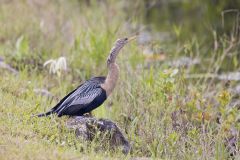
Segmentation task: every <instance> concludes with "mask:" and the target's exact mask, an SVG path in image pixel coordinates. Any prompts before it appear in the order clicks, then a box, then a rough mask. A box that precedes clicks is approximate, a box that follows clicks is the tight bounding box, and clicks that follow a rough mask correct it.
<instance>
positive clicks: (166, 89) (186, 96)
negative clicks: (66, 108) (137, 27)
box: [0, 0, 240, 159]
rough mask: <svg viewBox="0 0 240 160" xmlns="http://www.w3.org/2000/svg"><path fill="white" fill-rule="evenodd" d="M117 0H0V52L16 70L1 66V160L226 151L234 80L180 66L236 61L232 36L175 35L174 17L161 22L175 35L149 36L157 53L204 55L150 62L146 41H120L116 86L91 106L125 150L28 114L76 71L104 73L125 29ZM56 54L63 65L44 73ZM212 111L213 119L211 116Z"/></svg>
mask: <svg viewBox="0 0 240 160" xmlns="http://www.w3.org/2000/svg"><path fill="white" fill-rule="evenodd" d="M123 8H124V1H120V2H117V3H114V2H112V1H109V3H107V4H104V3H97V2H95V1H92V3H91V6H87V5H86V4H85V3H83V2H79V1H76V0H75V1H71V2H67V1H63V0H60V1H58V2H53V1H47V0H45V1H42V2H37V1H34V0H30V1H25V0H19V1H14V2H9V3H8V2H7V1H6V2H5V1H3V2H0V56H1V57H3V58H4V61H5V62H6V63H8V64H10V65H11V66H13V67H14V68H16V69H17V70H18V71H19V74H18V75H14V74H12V73H11V72H9V71H7V70H5V69H2V68H1V69H0V76H1V78H0V102H1V103H0V111H1V112H0V132H1V136H0V153H1V159H106V157H107V158H109V159H131V158H134V157H149V158H156V159H226V158H228V157H229V153H228V152H227V149H226V147H225V145H224V144H225V139H226V138H228V137H229V136H230V130H231V129H232V128H235V129H237V130H240V125H239V122H238V121H239V110H238V109H237V108H232V109H231V108H228V107H227V105H228V104H229V102H230V101H231V100H232V99H234V96H235V95H233V94H232V93H231V91H230V90H229V88H231V87H234V86H235V85H237V84H238V82H235V81H232V82H230V84H229V86H227V87H226V85H225V84H224V82H219V81H216V80H211V79H210V80H209V79H208V78H206V77H205V76H203V78H199V79H193V80H192V79H188V78H186V76H185V75H186V74H191V73H200V74H203V75H205V73H221V72H227V71H234V70H236V69H237V68H239V62H238V60H237V59H238V58H239V47H238V46H239V43H240V42H239V39H238V38H237V37H236V35H233V36H232V39H231V37H229V36H227V35H224V34H223V35H222V34H221V35H220V34H218V33H217V32H215V31H210V33H208V34H205V35H204V36H203V37H197V36H195V35H194V34H192V33H191V31H189V36H188V37H189V38H187V39H184V38H181V37H180V38H179V36H181V31H179V30H178V26H173V27H172V28H169V30H168V32H170V34H171V35H172V36H173V37H174V38H173V40H171V41H161V42H158V41H157V42H153V43H152V44H149V46H150V45H151V46H152V47H153V48H154V47H155V48H157V49H158V48H161V49H163V52H164V54H166V56H167V58H166V59H165V61H168V60H172V59H173V58H178V57H179V56H181V55H184V56H190V57H196V58H200V59H201V60H202V61H201V64H200V65H197V66H193V67H191V68H190V69H185V68H179V69H178V70H176V68H174V67H169V66H168V65H166V64H165V63H160V62H159V63H157V64H156V65H155V64H154V63H150V64H149V63H148V62H147V61H146V60H145V57H144V55H143V48H144V47H146V46H140V45H138V44H137V43H136V42H133V43H131V44H128V45H127V46H126V47H125V48H124V49H123V51H122V52H121V53H120V55H119V57H118V60H117V61H118V63H119V65H120V69H121V74H120V80H119V83H118V86H117V88H116V89H115V91H114V93H113V95H111V97H110V98H109V99H108V100H107V101H106V102H105V103H104V104H103V105H102V106H101V107H99V108H98V109H96V110H95V111H94V115H95V116H96V117H99V118H108V119H111V120H113V121H115V122H116V123H117V124H118V125H119V127H120V128H121V129H122V131H123V132H124V133H125V136H126V137H127V138H128V140H129V141H130V143H131V145H132V151H131V153H130V154H129V155H128V156H124V155H122V154H121V153H119V152H112V151H108V150H106V151H102V152H97V151H95V149H94V148H95V147H96V146H97V145H98V144H95V143H92V144H91V145H86V143H82V142H80V141H79V140H78V139H77V138H76V137H75V135H74V132H73V131H69V130H68V129H67V128H66V126H65V122H66V120H67V117H64V118H57V117H56V116H52V117H48V118H31V115H33V114H36V113H41V112H43V111H47V110H48V109H50V108H51V107H53V106H54V105H55V104H56V103H57V101H58V100H60V99H61V98H62V97H63V96H64V95H66V94H67V93H68V92H69V91H71V90H72V89H74V88H75V87H77V86H78V85H79V84H80V83H81V82H83V81H84V80H86V79H88V78H90V77H92V76H98V75H106V74H107V70H106V62H105V59H106V57H107V55H108V52H109V50H110V49H111V46H112V44H113V43H114V41H115V40H116V39H117V38H120V37H124V36H129V35H132V34H133V33H132V32H130V31H129V29H128V28H127V27H126V26H127V25H126V24H125V22H126V21H125V16H126V15H125V14H124V12H123V11H122V9H123ZM131 18H132V19H130V20H129V23H131V24H135V23H137V22H135V18H136V17H131ZM136 19H137V18H136ZM136 21H137V20H136ZM179 32H180V33H179ZM184 32H186V31H184ZM183 37H186V35H184V36H183ZM206 37H207V38H206ZM209 37H210V38H209ZM233 38H235V39H233ZM206 39H208V41H207V42H205V41H204V40H206ZM209 39H211V40H209ZM214 44H215V45H216V44H217V47H216V46H214ZM60 56H64V57H66V60H67V67H68V69H67V71H66V72H61V74H60V75H53V74H50V73H49V69H48V68H47V67H43V64H44V62H45V61H47V60H49V59H57V58H59V57H60ZM176 72H177V73H176ZM34 89H47V90H48V91H49V92H50V93H51V94H52V95H53V97H46V96H41V95H39V94H37V93H36V92H34ZM219 113H221V115H222V116H221V117H222V118H221V124H217V123H216V119H217V117H218V114H219ZM238 135H239V133H238ZM237 138H238V139H237V144H236V145H237V148H239V147H240V143H239V136H237ZM238 158H239V153H238V154H237V156H236V159H238Z"/></svg>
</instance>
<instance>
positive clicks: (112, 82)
mask: <svg viewBox="0 0 240 160" xmlns="http://www.w3.org/2000/svg"><path fill="white" fill-rule="evenodd" d="M118 76H119V67H118V65H117V64H116V63H110V64H109V65H108V75H107V77H106V80H105V82H104V83H103V84H102V85H101V87H102V88H103V89H104V90H105V91H106V93H107V96H109V95H110V94H111V93H112V91H113V89H114V88H115V86H116V84H117V80H118Z"/></svg>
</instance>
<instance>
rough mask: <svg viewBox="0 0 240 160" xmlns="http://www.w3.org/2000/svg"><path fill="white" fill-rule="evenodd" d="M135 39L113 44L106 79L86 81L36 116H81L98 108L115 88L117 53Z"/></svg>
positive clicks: (95, 78) (118, 41)
mask: <svg viewBox="0 0 240 160" xmlns="http://www.w3.org/2000/svg"><path fill="white" fill-rule="evenodd" d="M135 38H136V36H133V37H130V38H122V39H118V40H117V41H116V42H115V45H114V46H113V48H112V49H111V51H110V54H109V56H108V58H107V67H108V74H107V77H93V78H91V79H89V80H87V81H86V82H84V83H83V84H81V85H80V86H79V87H77V88H76V89H75V90H73V91H72V92H70V93H69V94H68V95H67V96H65V97H64V98H63V99H62V100H61V101H60V102H59V103H58V104H57V105H56V106H55V107H53V108H52V109H51V110H50V111H48V112H46V113H42V114H38V115H37V116H38V117H43V116H48V115H50V114H53V113H55V114H57V116H58V117H61V116H63V115H68V116H82V115H83V114H85V113H89V112H91V111H92V110H94V109H95V108H97V107H99V106H100V105H101V104H102V103H103V102H104V101H105V100H106V99H107V97H108V96H109V95H110V94H111V93H112V91H113V89H114V88H115V86H116V83H117V80H118V76H119V67H118V65H117V64H116V62H115V61H116V57H117V55H118V53H119V52H120V50H121V49H122V48H123V47H124V46H125V45H126V44H127V43H128V42H129V41H131V40H133V39H135Z"/></svg>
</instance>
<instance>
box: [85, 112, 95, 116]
mask: <svg viewBox="0 0 240 160" xmlns="http://www.w3.org/2000/svg"><path fill="white" fill-rule="evenodd" d="M84 116H85V117H93V115H92V112H88V113H85V114H84Z"/></svg>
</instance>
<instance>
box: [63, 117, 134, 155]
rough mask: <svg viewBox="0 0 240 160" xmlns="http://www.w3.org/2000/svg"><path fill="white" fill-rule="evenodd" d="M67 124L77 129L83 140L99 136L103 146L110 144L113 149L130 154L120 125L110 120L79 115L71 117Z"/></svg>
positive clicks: (77, 133) (128, 145)
mask: <svg viewBox="0 0 240 160" xmlns="http://www.w3.org/2000/svg"><path fill="white" fill-rule="evenodd" d="M66 125H67V127H68V128H69V129H73V130H75V134H76V136H77V137H79V138H80V139H82V140H87V141H93V140H94V139H96V138H97V140H98V141H99V142H103V143H102V144H101V145H102V148H104V146H105V145H109V147H110V148H112V149H113V150H115V149H119V148H120V149H121V150H122V152H123V153H124V154H128V153H129V151H130V149H131V147H130V144H129V142H128V141H127V139H126V138H125V137H124V136H123V134H122V132H121V131H120V129H119V128H118V126H117V125H116V124H115V123H114V122H112V121H110V120H107V119H96V118H93V117H86V116H78V117H74V118H71V119H69V120H68V121H67V124H66Z"/></svg>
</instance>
